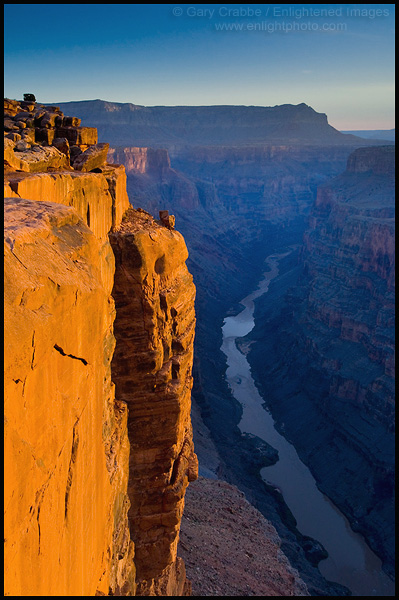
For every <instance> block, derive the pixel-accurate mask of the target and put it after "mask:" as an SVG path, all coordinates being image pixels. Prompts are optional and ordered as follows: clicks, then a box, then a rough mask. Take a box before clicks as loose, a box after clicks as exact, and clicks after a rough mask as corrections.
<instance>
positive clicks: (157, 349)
mask: <svg viewBox="0 0 399 600" xmlns="http://www.w3.org/2000/svg"><path fill="white" fill-rule="evenodd" d="M24 108H25V109H26V110H25V112H24V110H22V109H24ZM5 111H6V112H7V113H8V115H9V117H10V119H8V121H7V127H6V121H5V135H7V136H9V137H5V171H6V172H5V196H6V219H5V322H6V336H5V356H6V360H5V422H6V427H5V454H6V474H5V564H6V569H5V595H16V596H18V595H27V596H29V595H32V596H52V595H64V596H74V595H75V596H93V595H119V596H131V595H171V596H175V595H179V596H180V595H190V590H191V587H190V583H189V582H188V581H187V580H186V576H185V567H184V563H183V561H182V559H180V558H179V559H178V558H176V550H177V543H178V535H179V528H180V521H181V517H182V512H183V506H184V493H185V489H186V487H187V484H188V481H189V480H193V479H195V478H196V477H197V469H198V467H197V459H196V456H195V454H194V450H193V442H192V431H191V420H190V405H191V386H192V377H191V367H192V360H193V339H194V327H195V316H194V295H195V288H194V285H193V282H192V277H191V275H190V274H189V273H188V271H187V268H186V266H185V260H186V259H187V249H186V246H185V244H184V240H183V238H182V236H181V234H179V233H178V232H176V231H174V230H172V229H169V228H167V227H165V226H163V225H162V224H161V223H157V222H155V221H154V220H153V219H152V217H150V216H149V215H148V214H147V213H143V212H139V211H134V210H133V209H131V210H129V211H128V213H127V216H126V217H124V215H125V213H126V211H127V209H128V207H129V206H130V204H129V199H128V196H127V192H126V175H125V169H124V167H123V166H117V165H109V164H105V160H106V159H105V150H106V149H107V148H106V147H107V145H104V152H103V153H102V154H101V156H100V159H101V160H100V161H99V163H98V164H97V162H96V163H90V164H88V165H87V164H86V163H85V164H86V167H85V170H89V169H90V170H91V169H92V168H94V171H91V172H79V171H78V170H77V169H75V170H74V169H73V168H72V163H71V164H69V160H70V154H69V144H68V142H67V140H66V139H64V138H57V139H54V140H53V141H54V144H53V146H50V145H48V144H49V143H50V141H51V140H50V137H51V136H49V135H47V136H45V135H44V134H45V133H46V132H47V133H54V131H55V130H56V133H57V135H58V136H59V135H60V131H61V127H60V125H59V124H60V123H63V131H61V133H64V134H65V137H67V138H68V140H69V142H70V143H71V142H74V143H75V144H78V145H79V148H77V147H75V159H74V160H76V151H77V152H82V151H83V152H85V150H87V147H89V149H88V150H87V153H88V155H90V156H91V155H92V154H93V156H95V158H96V160H97V158H98V156H97V154H98V150H99V148H98V147H93V144H95V143H96V142H97V132H96V130H95V129H93V128H85V127H79V125H80V121H79V120H74V118H72V117H64V116H63V115H62V113H61V112H60V111H59V109H58V108H57V107H51V109H46V110H43V111H42V109H41V107H40V106H38V105H35V104H32V106H30V105H26V106H25V105H23V106H22V104H20V103H18V102H15V101H7V102H5ZM28 111H30V112H28ZM14 117H15V119H14ZM19 119H22V120H25V121H24V122H26V127H25V128H24V127H22V128H21V129H22V130H23V131H24V130H25V129H27V128H28V127H29V128H32V127H33V125H32V123H33V124H36V125H38V126H39V129H40V130H39V129H38V127H36V133H35V136H34V139H35V140H36V142H33V140H30V138H29V136H27V135H25V137H24V139H21V140H18V136H19V137H21V135H20V134H17V133H16V129H18V131H19V128H18V125H17V123H18V122H19V121H18V120H19ZM57 128H58V129H57ZM64 130H65V131H64ZM66 130H67V131H66ZM7 132H9V133H7ZM66 133H70V136H69V137H68V136H67V135H66ZM54 135H55V134H54ZM10 136H11V137H10ZM73 136H75V137H76V136H78V139H77V140H75V138H74V137H73ZM53 137H54V136H53ZM11 138H13V139H11ZM14 138H15V139H14ZM39 138H40V139H41V140H42V141H43V145H40V144H37V141H38V140H39ZM57 140H58V141H57ZM16 141H19V142H20V146H19V147H17V146H16ZM56 145H58V147H59V148H61V149H63V150H65V152H61V151H60V150H59V149H58V148H57V147H56ZM25 146H27V150H26V151H25V150H24V148H25ZM72 150H73V148H72V149H71V153H72ZM100 150H101V148H100ZM77 156H78V158H79V157H80V159H81V160H83V159H84V158H85V157H84V156H83V154H77ZM54 157H55V158H56V159H57V160H55V158H54ZM42 158H43V161H44V162H43V164H41V163H40V160H41V159H42ZM53 158H54V160H55V162H52V160H53ZM57 161H58V162H57ZM78 162H79V161H77V163H76V164H77V166H79V165H78ZM73 164H75V162H74V163H73ZM96 165H97V166H96ZM98 165H99V166H98ZM36 171H38V172H36ZM123 217H124V218H123ZM122 218H123V221H122ZM171 223H172V217H169V220H168V226H170V227H172V225H171ZM111 231H113V232H114V233H113V234H112V244H113V247H114V251H115V252H116V255H117V264H118V269H117V272H116V277H115V280H114V274H115V257H114V252H113V249H112V248H111V245H110V243H109V234H110V232H111ZM111 291H112V294H113V295H114V296H115V298H117V305H118V308H117V311H118V312H117V313H116V311H115V302H114V299H113V297H112V295H111ZM116 314H117V321H116V323H115V332H117V338H118V345H117V353H116V354H117V356H116V357H115V359H114V360H112V358H113V354H114V349H115V337H114V332H113V328H114V319H115V315H116ZM111 361H112V371H111ZM115 384H116V388H117V392H116V394H115ZM128 413H129V417H128ZM130 438H131V443H129V439H130ZM128 488H129V489H128ZM130 504H132V510H131V513H130V515H129V518H128V510H129V506H130ZM132 538H133V539H135V540H137V542H136V543H137V552H136V554H135V548H134V543H133V541H132ZM136 569H137V572H138V573H139V576H138V581H139V584H138V587H137V590H136Z"/></svg>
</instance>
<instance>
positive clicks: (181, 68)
mask: <svg viewBox="0 0 399 600" xmlns="http://www.w3.org/2000/svg"><path fill="white" fill-rule="evenodd" d="M284 11H286V12H284ZM394 11H395V5H394V4H291V5H286V4H282V5H279V4H5V8H4V15H5V19H4V24H5V36H4V95H5V97H8V98H14V99H22V97H23V94H24V93H33V94H34V95H35V96H36V100H37V101H38V102H43V103H54V104H56V103H57V102H68V101H71V100H94V99H97V98H99V99H101V100H108V101H110V102H131V103H133V104H140V105H145V106H161V105H166V106H182V105H216V104H222V105H223V104H236V105H247V106H252V105H255V106H275V105H278V104H300V103H302V102H305V103H306V104H308V105H309V106H311V107H312V108H314V110H316V111H317V112H322V113H326V114H327V117H328V122H329V123H330V124H331V125H332V126H333V127H336V128H337V129H340V130H356V129H359V130H360V129H391V128H393V127H394V49H395V44H394V33H395V30H394Z"/></svg>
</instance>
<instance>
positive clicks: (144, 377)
mask: <svg viewBox="0 0 399 600" xmlns="http://www.w3.org/2000/svg"><path fill="white" fill-rule="evenodd" d="M110 241H111V244H112V248H113V250H114V253H115V260H116V273H115V284H114V290H113V296H114V298H115V303H116V310H117V316H116V320H115V336H116V340H117V344H116V350H115V353H114V357H113V361H112V373H113V380H114V381H115V384H116V393H117V397H118V398H120V399H121V400H123V401H124V402H126V404H127V406H128V409H129V417H128V428H129V438H130V440H131V444H132V452H131V455H130V475H129V497H130V499H131V508H130V512H129V520H130V524H131V534H132V538H133V540H134V543H135V548H136V557H135V564H136V569H137V583H138V595H144V596H145V595H147V596H148V595H189V591H190V590H189V587H188V585H187V584H186V583H185V576H184V569H183V564H182V561H181V559H177V558H176V551H177V543H178V533H179V527H180V521H181V517H182V513H183V507H184V493H185V489H186V487H187V484H188V482H189V481H192V480H194V479H196V477H197V469H198V465H197V458H196V455H195V454H194V449H193V441H192V428H191V420H190V408H191V387H192V373H191V369H192V360H193V340H194V329H195V315H194V296H195V287H194V284H193V281H192V276H191V275H190V274H189V272H188V270H187V267H186V265H185V261H186V259H187V256H188V253H187V249H186V246H185V243H184V240H183V237H182V235H181V234H180V233H178V232H177V231H175V230H173V229H170V228H167V227H165V226H163V225H162V223H161V222H159V223H157V222H155V221H154V219H153V218H152V217H151V216H150V215H149V214H148V213H146V212H145V211H140V210H139V211H134V210H133V209H130V210H129V211H127V213H126V216H125V218H124V220H123V221H122V223H121V225H120V226H119V227H118V228H117V229H116V230H115V231H113V232H112V234H111V236H110ZM160 573H161V576H159V574H160Z"/></svg>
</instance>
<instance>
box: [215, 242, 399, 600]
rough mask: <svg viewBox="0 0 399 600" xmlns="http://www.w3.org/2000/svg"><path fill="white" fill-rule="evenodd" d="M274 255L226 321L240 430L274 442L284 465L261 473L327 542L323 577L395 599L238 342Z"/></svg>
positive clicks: (250, 323) (300, 523) (274, 265)
mask: <svg viewBox="0 0 399 600" xmlns="http://www.w3.org/2000/svg"><path fill="white" fill-rule="evenodd" d="M287 254H289V252H286V253H284V254H273V255H271V256H269V257H268V258H267V259H266V261H265V264H266V265H267V269H268V270H267V272H266V273H265V275H264V277H263V279H262V280H261V282H260V283H259V286H258V288H257V289H256V290H255V291H254V292H253V293H252V294H249V295H248V296H246V297H245V298H244V299H243V300H241V304H242V305H243V306H244V309H243V310H242V312H240V313H239V314H238V315H236V316H234V317H226V318H225V320H224V325H223V328H222V331H223V344H222V347H221V349H222V351H223V353H224V354H225V355H226V357H227V365H228V368H227V371H226V378H227V382H228V384H229V386H230V388H231V390H232V393H233V395H234V397H235V398H236V399H237V400H238V401H239V402H240V404H241V405H242V408H243V414H242V419H241V421H240V423H239V428H240V430H241V431H242V432H243V433H244V432H246V433H252V434H254V435H257V436H258V437H259V438H261V439H263V440H265V441H266V442H268V443H269V444H270V445H271V446H273V447H274V448H276V450H278V452H279V460H278V461H277V463H276V464H275V465H273V466H271V467H265V468H263V469H262V470H261V475H262V478H263V479H264V481H265V482H267V483H269V484H272V485H274V486H276V487H277V488H278V489H279V490H280V491H281V493H282V495H283V497H284V500H285V502H286V504H287V506H288V507H289V508H290V510H291V512H292V514H293V515H294V517H295V519H296V521H297V528H298V530H299V531H300V532H301V533H302V534H303V535H308V536H311V537H312V538H314V539H315V540H317V541H319V542H321V544H322V545H323V546H324V548H325V549H326V550H327V552H328V554H329V556H328V558H327V559H325V560H322V561H321V562H320V563H319V569H320V572H321V573H322V575H323V576H324V577H325V578H326V579H328V580H329V581H334V582H337V583H340V584H342V585H345V586H346V587H347V588H349V589H350V590H351V592H352V594H353V595H354V596H394V589H395V587H394V583H393V582H392V581H391V579H390V578H389V577H388V576H387V575H386V574H385V573H384V572H383V571H382V569H381V560H380V559H379V558H378V557H377V556H376V555H375V554H374V553H373V552H372V551H371V550H370V548H369V547H368V546H367V544H366V543H365V540H364V538H363V537H362V536H361V535H359V534H357V533H355V532H354V531H352V529H351V527H350V525H349V522H348V520H347V519H346V517H345V516H344V515H343V514H342V513H341V512H340V511H339V510H338V508H337V507H336V506H335V505H334V504H333V503H332V502H331V501H330V500H329V499H328V498H327V497H326V496H325V495H324V494H323V493H322V492H321V491H320V490H319V489H318V488H317V486H316V482H315V479H314V477H313V476H312V474H311V472H310V471H309V469H308V468H307V467H306V466H305V465H304V463H303V462H302V461H301V460H300V458H299V457H298V454H297V452H296V450H295V448H294V446H293V445H292V444H291V443H290V442H288V441H287V440H286V439H285V438H284V437H283V436H282V435H280V434H279V433H278V431H277V430H276V429H275V426H274V421H273V418H272V416H271V414H270V413H269V412H268V411H267V410H265V409H264V407H263V406H262V405H263V403H264V399H263V398H262V397H261V396H260V394H259V392H258V390H257V388H256V386H255V383H254V381H253V379H252V376H251V369H250V366H249V363H248V361H247V359H246V357H245V356H244V354H242V353H241V352H240V351H239V350H238V348H237V346H236V339H237V338H239V337H242V336H245V335H246V334H248V333H249V332H250V331H251V330H252V329H253V327H254V318H253V313H254V300H255V299H256V298H259V297H260V296H261V295H263V294H266V293H267V291H268V289H269V284H270V281H271V280H272V279H274V278H275V277H276V276H277V275H278V272H279V261H280V260H281V259H282V258H283V257H284V256H287Z"/></svg>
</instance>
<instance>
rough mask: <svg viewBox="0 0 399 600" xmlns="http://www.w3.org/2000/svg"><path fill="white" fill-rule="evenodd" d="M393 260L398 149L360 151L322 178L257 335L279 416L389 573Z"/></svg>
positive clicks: (262, 380)
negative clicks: (299, 245)
mask: <svg viewBox="0 0 399 600" xmlns="http://www.w3.org/2000/svg"><path fill="white" fill-rule="evenodd" d="M394 262H395V259H394V149H393V148H392V147H381V148H375V147H373V148H361V149H358V150H356V151H355V152H354V153H353V154H351V155H350V157H349V159H348V163H347V169H346V171H345V172H344V173H343V174H342V175H340V176H338V177H336V178H335V179H333V180H332V181H331V182H328V183H326V184H324V185H322V186H320V188H319V190H318V195H317V200H316V202H315V206H314V208H313V209H312V211H311V215H310V220H309V229H308V230H307V232H306V233H305V236H304V246H303V251H302V255H301V261H300V263H299V265H295V264H292V263H291V264H288V263H287V264H286V267H285V268H284V269H283V271H285V272H283V274H282V276H281V277H280V278H279V280H278V281H277V280H276V282H273V286H274V287H273V289H272V290H271V293H270V294H268V296H267V298H264V299H263V300H262V299H260V300H259V301H258V306H257V309H256V312H255V322H256V327H255V330H254V332H253V333H251V334H250V335H249V339H250V340H251V341H256V343H255V344H252V345H251V350H250V353H249V360H250V362H251V365H252V368H253V372H254V374H255V376H256V378H257V380H258V383H259V385H260V386H261V389H262V391H263V394H264V397H265V398H267V404H268V406H269V405H270V407H271V409H272V411H273V416H274V417H275V418H276V419H277V420H278V422H279V423H280V425H281V424H282V422H284V427H285V434H286V435H287V436H288V437H289V438H290V439H291V440H292V441H293V443H294V444H295V446H296V448H297V449H298V452H299V453H300V455H301V457H302V459H303V460H304V461H305V462H306V463H307V464H308V465H309V466H310V467H311V469H312V471H313V472H314V474H315V476H316V478H317V481H318V483H319V485H320V487H321V489H323V491H325V493H327V495H329V496H330V497H331V498H332V499H333V501H334V502H335V503H336V504H337V505H338V506H339V507H340V508H341V510H342V511H343V512H344V513H345V514H346V515H347V516H348V518H349V519H350V521H351V524H352V525H353V527H354V528H356V529H358V530H360V531H361V532H362V533H363V534H364V535H365V536H366V538H367V540H368V541H369V543H370V545H371V547H372V548H373V549H374V550H375V551H376V552H377V554H379V555H380V556H381V557H382V558H383V560H384V563H385V568H386V569H387V571H388V572H390V573H393V556H394V552H393V543H394V539H393V531H392V523H393V520H394V516H393V509H394V503H393V489H394V483H393V475H394V464H393V460H394V458H393V457H394V435H393V431H394V362H393V361H394ZM276 327H278V328H279V331H280V332H281V335H283V336H284V340H285V343H284V347H283V348H282V347H281V345H280V344H279V343H277V340H276V339H275V338H274V339H273V336H272V335H271V332H272V331H275V329H276ZM270 357H273V358H272V359H271V358H270ZM271 373H272V374H273V376H271ZM304 433H305V435H304Z"/></svg>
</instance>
